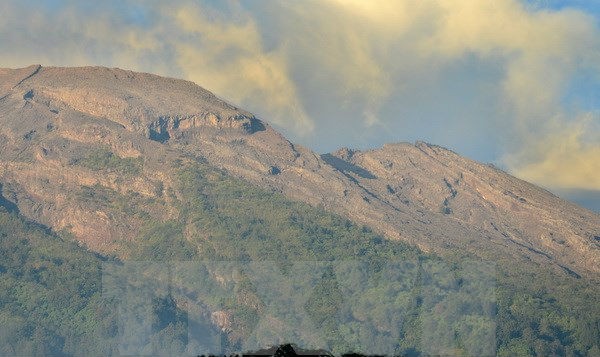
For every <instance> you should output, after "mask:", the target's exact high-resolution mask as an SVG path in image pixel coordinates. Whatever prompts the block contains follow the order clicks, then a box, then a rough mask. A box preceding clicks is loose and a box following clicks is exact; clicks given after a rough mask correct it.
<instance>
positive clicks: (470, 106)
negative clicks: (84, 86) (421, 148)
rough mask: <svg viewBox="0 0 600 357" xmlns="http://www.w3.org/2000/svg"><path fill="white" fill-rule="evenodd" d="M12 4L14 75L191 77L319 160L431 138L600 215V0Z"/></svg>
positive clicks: (8, 16) (9, 63) (7, 13)
mask: <svg viewBox="0 0 600 357" xmlns="http://www.w3.org/2000/svg"><path fill="white" fill-rule="evenodd" d="M0 11H1V13H2V14H3V17H2V19H1V20H0V39H1V40H0V66H2V67H21V66H26V65H28V64H30V63H41V64H44V65H61V66H77V65H105V66H111V67H122V68H127V69H132V70H139V71H146V72H154V73H158V74H162V75H166V76H174V77H179V78H185V79H189V80H193V81H195V82H196V83H198V84H199V85H201V86H203V87H205V88H207V89H209V90H211V91H213V92H215V93H216V94H217V95H219V96H221V97H223V98H225V99H227V100H229V101H231V102H233V103H235V104H237V105H239V106H241V107H244V108H246V109H248V110H250V111H252V112H254V113H255V114H257V115H258V116H259V117H261V118H262V119H264V120H266V121H268V122H270V123H272V124H273V125H274V126H276V127H277V128H278V129H280V130H281V131H283V132H284V133H285V134H286V135H287V136H288V137H289V138H290V139H291V140H293V141H295V142H299V143H301V144H304V145H305V146H309V147H311V148H312V149H314V150H316V151H319V152H328V151H333V150H335V149H337V148H339V147H342V146H347V147H353V148H360V149H369V148H374V147H378V146H381V145H382V144H383V143H385V142H398V141H411V142H412V141H415V140H425V141H429V142H432V143H435V144H439V145H443V146H446V147H449V148H451V149H453V150H455V151H457V152H458V153H460V154H462V155H465V156H467V157H470V158H473V159H476V160H479V161H483V162H491V163H494V164H496V165H497V166H500V167H502V168H504V169H506V170H507V171H509V172H511V173H513V174H514V175H516V176H518V177H521V178H523V179H526V180H529V181H532V182H535V183H537V184H539V185H542V186H544V187H546V188H549V189H551V190H554V191H555V192H559V193H561V194H563V195H565V196H566V197H571V198H573V199H576V200H578V201H579V202H582V203H584V204H586V206H588V207H592V208H596V209H599V210H600V198H598V197H600V195H598V194H597V193H598V192H600V175H598V172H600V119H599V117H598V115H599V114H600V112H599V108H600V77H599V75H598V74H599V73H600V71H599V70H600V68H599V67H600V36H599V35H600V32H599V31H600V30H599V28H598V24H599V20H600V4H599V3H598V2H596V1H583V0H569V1H565V0H563V1H558V0H523V1H519V0H495V1H491V0H490V1H488V0H480V1H472V0H452V1H439V0H422V1H409V0H374V1H360V0H343V1H342V0H319V1H316V0H304V1H301V2H297V1H274V0H266V1H245V2H238V1H234V0H227V1H185V0H175V1H169V2H164V1H158V0H148V1H141V0H124V1H121V0H119V1H117V0H108V1H101V2H97V1H95V2H92V1H74V0H47V1H33V0H25V1H16V0H15V1H4V2H2V3H1V4H0ZM582 192H585V193H586V194H583V193H582ZM582 197H583V198H585V199H583V198H582ZM590 197H592V199H590ZM594 197H597V198H594Z"/></svg>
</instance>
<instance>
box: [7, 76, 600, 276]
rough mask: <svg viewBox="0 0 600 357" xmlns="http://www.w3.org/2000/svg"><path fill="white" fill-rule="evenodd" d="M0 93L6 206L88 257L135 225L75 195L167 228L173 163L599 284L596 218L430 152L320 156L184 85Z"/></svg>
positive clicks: (47, 85)
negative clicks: (119, 201)
mask: <svg viewBox="0 0 600 357" xmlns="http://www.w3.org/2000/svg"><path fill="white" fill-rule="evenodd" d="M0 83H2V85H0V98H1V99H0V116H1V118H2V119H1V120H2V128H1V129H0V138H2V139H3V140H2V141H3V142H4V143H3V144H2V145H0V153H1V156H0V157H2V159H1V160H0V161H1V162H0V182H3V183H4V188H3V192H4V197H6V199H7V200H9V201H11V202H13V203H14V204H15V205H17V206H18V207H19V209H20V211H21V212H23V214H25V215H26V216H27V217H29V218H31V219H34V220H36V221H40V222H42V223H44V224H47V225H48V226H50V227H52V228H53V229H56V230H60V229H67V230H70V231H71V232H72V233H73V234H74V235H75V236H76V237H77V239H78V240H80V241H81V242H84V243H86V244H88V245H89V246H90V247H91V249H93V250H96V251H100V252H110V251H113V252H114V251H118V246H119V244H120V242H119V241H121V240H124V241H127V240H130V239H133V237H135V235H136V233H137V231H136V229H137V228H136V227H137V226H138V225H139V224H136V223H135V222H134V223H132V222H133V221H135V219H132V220H131V221H127V220H126V219H124V217H116V215H115V214H114V213H111V209H110V208H106V207H105V208H103V209H98V208H99V207H96V206H94V205H93V204H88V203H87V201H86V200H84V199H81V197H79V198H78V197H75V195H74V194H73V192H78V191H80V190H82V188H85V187H92V186H99V187H104V188H106V189H110V190H113V191H116V192H120V193H121V194H128V192H130V191H131V192H134V193H136V194H138V195H139V196H140V197H142V198H144V199H145V198H148V199H150V198H153V199H157V198H161V199H163V200H164V201H165V203H164V204H161V205H159V204H154V205H149V206H148V207H149V211H150V215H151V216H152V217H154V219H160V217H163V218H164V217H170V216H173V215H176V214H177V209H176V208H175V206H174V205H173V204H172V202H173V200H172V198H171V197H170V195H169V192H170V191H175V190H174V187H175V182H174V180H173V179H172V176H173V170H174V168H173V167H172V165H170V164H172V163H173V162H176V161H177V160H183V161H185V160H192V161H193V160H206V161H207V162H208V163H209V164H211V165H213V166H215V167H217V168H219V169H223V170H225V171H226V172H228V173H229V174H231V175H233V176H235V177H238V178H241V179H244V180H246V181H248V182H251V183H253V184H256V185H258V186H260V187H263V188H267V189H270V190H273V191H276V192H280V193H282V194H284V195H285V196H287V197H289V198H291V199H293V200H297V201H302V202H306V203H309V204H311V205H313V206H318V207H323V208H325V209H326V210H329V211H332V212H335V213H337V214H340V215H342V216H344V217H347V218H349V219H351V220H352V221H354V222H356V223H359V224H365V225H368V226H370V227H372V228H373V229H375V230H376V231H378V232H381V233H382V234H384V235H385V236H386V237H388V238H390V239H401V240H403V241H406V242H408V243H410V244H413V245H416V246H418V247H419V248H420V249H422V250H424V251H432V252H436V253H440V254H471V255H475V256H478V257H479V258H481V259H486V260H490V261H494V260H497V259H522V260H531V261H533V262H535V263H536V264H540V265H543V264H549V266H552V267H554V268H556V269H557V270H559V271H562V272H563V273H566V274H576V275H582V274H583V275H588V276H593V277H597V276H598V273H599V272H600V243H598V242H597V241H596V240H595V239H594V237H597V236H600V215H598V214H595V213H594V212H591V211H588V210H586V209H584V208H581V207H578V206H576V205H574V204H571V203H568V202H566V201H564V200H561V199H559V198H558V197H556V196H555V195H553V194H552V193H550V192H548V191H546V190H544V189H541V188H539V187H537V186H535V185H532V184H529V183H526V182H525V181H522V180H519V179H517V178H514V177H512V176H510V175H509V174H507V173H505V172H503V171H501V170H498V169H496V168H492V167H490V166H488V165H484V164H480V163H477V162H475V161H473V160H469V159H466V158H464V157H462V156H460V155H458V154H456V153H454V152H452V151H450V150H448V149H445V148H442V147H439V146H436V145H431V144H426V143H423V142H417V143H415V144H414V145H413V144H408V143H397V144H386V145H384V146H383V147H381V148H378V149H372V150H364V151H359V150H341V151H338V152H335V153H331V154H323V155H319V154H317V153H315V152H313V151H311V150H310V149H308V148H305V147H303V146H301V145H297V144H294V143H291V142H290V141H288V140H287V139H286V138H285V137H283V135H281V134H280V133H278V132H277V131H275V130H274V129H273V128H272V127H271V126H270V125H269V124H267V123H266V122H263V121H262V120H259V119H258V118H256V116H254V115H253V114H251V113H249V112H246V111H244V110H241V109H238V108H237V107H236V106H233V105H231V104H228V103H226V102H225V101H223V100H221V99H219V98H217V97H216V96H215V95H214V94H212V93H210V92H209V91H207V90H205V89H203V88H201V87H199V86H197V85H196V84H194V83H192V82H189V81H184V80H177V79H170V78H165V77H160V76H156V75H152V74H146V73H137V72H132V71H125V70H121V69H109V68H104V67H78V68H61V67H43V66H30V67H26V68H23V69H18V70H8V69H1V70H0ZM99 163H101V164H108V165H113V166H114V167H113V168H110V169H109V170H108V171H107V170H105V169H104V168H102V167H100V166H98V164H99ZM83 190H85V189H83ZM173 195H175V196H176V194H175V193H173ZM100 237H102V238H100Z"/></svg>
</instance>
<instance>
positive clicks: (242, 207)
mask: <svg viewBox="0 0 600 357" xmlns="http://www.w3.org/2000/svg"><path fill="white" fill-rule="evenodd" d="M176 165H178V166H179V165H181V163H176ZM179 182H180V187H179V189H178V192H176V193H173V192H171V193H170V194H172V195H173V196H174V197H177V199H178V200H179V210H180V214H179V217H178V218H177V219H173V220H169V221H163V222H160V221H153V222H148V223H147V224H146V226H145V228H144V229H142V232H141V234H140V237H138V239H137V240H136V241H135V242H133V243H132V244H130V245H129V246H128V247H127V249H128V250H129V252H128V253H127V254H129V255H130V256H131V257H132V258H133V259H136V260H140V261H141V260H144V261H151V262H165V264H170V263H169V262H178V261H196V262H198V264H200V262H207V261H246V262H248V261H276V262H278V268H279V269H280V271H279V272H272V273H273V276H272V278H273V279H283V280H286V279H287V280H288V281H291V282H292V283H294V282H293V280H294V279H293V277H294V276H295V275H294V271H293V269H290V267H292V266H291V265H290V263H289V262H291V261H308V262H310V261H313V262H314V261H329V262H332V263H331V265H329V266H327V267H326V269H325V270H324V273H323V274H322V276H320V277H319V279H318V281H317V283H316V284H315V285H314V289H312V290H311V291H306V292H305V293H304V294H305V295H304V296H298V301H301V302H302V303H303V307H304V309H305V310H306V312H307V315H308V316H309V318H310V319H311V322H312V325H311V326H314V328H315V329H317V330H318V331H319V333H320V334H321V335H322V336H323V338H324V339H325V341H326V342H327V343H328V345H329V346H332V347H333V348H334V349H336V350H338V351H341V350H343V349H345V348H350V349H351V348H356V346H361V347H363V348H364V349H365V350H364V351H362V352H372V351H376V350H377V348H378V346H382V345H384V344H389V343H390V342H392V343H393V344H394V345H393V346H392V350H393V351H394V352H395V353H398V354H405V355H419V354H427V353H429V352H432V350H428V349H427V348H428V346H427V345H426V344H424V342H423V338H427V339H428V340H436V338H438V340H440V341H441V342H440V343H442V344H444V343H446V342H447V341H448V340H450V341H452V342H455V343H454V350H453V353H456V354H457V355H460V354H468V353H473V351H475V352H477V346H479V348H485V346H484V345H485V341H488V340H489V336H486V331H490V329H492V331H493V328H494V326H491V325H490V324H494V323H496V326H495V331H496V335H495V337H496V338H495V341H494V342H495V344H496V346H497V353H498V354H499V355H505V356H513V355H544V356H548V355H559V356H560V355H562V356H569V355H573V356H585V355H594V354H595V353H596V352H597V351H598V341H600V332H599V331H600V306H599V304H598V303H597V301H596V297H597V296H598V293H599V292H600V289H599V288H598V286H597V285H595V284H594V282H592V281H588V280H586V279H583V278H582V279H576V278H575V277H572V276H568V275H564V276H559V275H557V274H556V273H555V272H548V271H545V270H543V269H541V268H539V267H536V266H535V265H534V264H531V265H515V264H513V263H512V262H497V265H496V273H497V274H495V277H496V280H495V285H494V286H489V285H486V284H488V283H489V281H478V280H477V279H470V276H469V274H472V273H473V272H471V273H469V272H465V271H462V270H461V263H462V262H461V261H459V260H457V259H450V258H446V259H441V258H440V257H435V256H431V255H426V254H423V253H422V252H420V251H419V250H417V249H416V248H414V247H411V246H408V245H406V244H404V243H400V242H391V241H389V240H386V239H383V238H382V237H381V236H380V235H378V234H375V233H374V232H372V231H370V230H369V229H368V228H366V227H358V226H356V225H354V224H352V223H351V222H349V221H348V220H345V219H343V218H340V217H338V216H336V215H333V214H329V213H327V212H325V211H323V210H321V209H317V208H313V207H309V206H307V205H305V204H301V203H296V202H291V201H289V200H287V199H285V198H284V197H283V196H281V195H278V194H275V193H271V192H266V191H264V190H260V189H257V188H255V187H253V186H251V185H249V184H247V183H244V182H242V181H240V180H237V179H233V178H231V177H229V176H227V175H225V174H224V173H222V172H220V171H218V170H215V169H213V168H211V167H209V166H207V165H205V164H202V163H197V164H192V165H188V166H186V167H184V168H183V169H181V171H180V175H179ZM113 194H114V193H113ZM96 197H101V196H97V195H96ZM140 205H141V204H140ZM128 210H129V211H131V214H132V215H134V214H135V212H136V211H139V212H142V211H143V207H135V205H130V206H128ZM0 250H1V252H0V256H1V257H2V261H1V262H0V275H1V280H0V284H2V286H1V288H0V319H1V323H0V324H1V325H2V326H8V328H3V329H2V333H1V335H0V354H9V355H10V354H19V353H20V354H25V355H32V356H35V355H66V356H68V355H86V356H93V355H106V354H111V353H113V354H118V351H119V348H123V344H122V340H123V336H124V335H127V334H132V333H134V331H126V326H125V325H123V323H122V321H121V320H119V318H118V317H117V313H118V311H117V310H115V309H114V308H112V307H113V306H115V304H117V302H116V301H115V300H114V299H118V298H119V296H108V295H107V294H106V291H104V294H103V291H102V289H101V285H102V284H101V282H102V274H101V273H102V271H101V267H102V262H103V260H106V258H103V257H99V256H97V255H95V254H92V253H90V252H88V251H86V250H84V249H83V248H81V247H79V246H78V245H76V244H73V243H71V242H68V241H67V240H64V239H61V238H60V237H58V236H56V235H54V234H52V233H50V232H48V231H46V230H44V229H43V228H41V227H39V226H37V225H35V224H32V223H28V222H26V221H24V220H23V219H22V218H20V217H19V216H17V215H16V214H15V213H8V212H6V211H2V212H0ZM339 261H347V262H354V261H358V262H362V263H364V264H363V265H358V266H356V265H351V264H350V265H348V266H347V267H345V268H343V269H342V270H340V269H339V265H336V262H338V263H339ZM388 262H395V264H398V265H397V267H401V268H399V269H397V270H395V272H396V273H398V274H399V275H397V276H396V277H395V278H394V279H390V277H389V272H390V271H389V270H386V264H387V263H388ZM116 263H117V264H118V262H116ZM362 263H361V264H362ZM202 264H204V263H202ZM206 264H209V263H206ZM196 267H199V268H202V267H208V266H205V265H197V266H196ZM336 267H337V268H336ZM336 269H337V270H336ZM200 270H202V269H200ZM342 272H343V274H342ZM158 275H160V274H157V276H158ZM428 277H434V278H432V279H429V280H427V279H428ZM283 280H282V281H283ZM273 281H276V280H273ZM426 281H429V283H424V282H426ZM173 283H174V285H175V286H174V287H172V288H175V289H176V290H177V291H192V292H200V293H198V294H196V295H195V296H196V297H197V298H198V299H200V300H202V301H201V304H200V305H202V308H201V309H200V310H202V311H192V310H191V309H192V307H189V306H188V309H187V310H186V304H183V303H180V301H178V299H180V298H181V296H179V297H177V296H175V297H173V295H174V294H175V295H177V294H176V292H173V291H171V290H169V289H171V288H165V289H164V290H161V289H157V291H156V295H157V299H158V300H155V301H154V302H153V304H152V314H153V315H152V316H154V317H153V323H152V329H151V334H150V335H149V336H148V337H147V339H146V340H145V341H146V342H145V343H147V345H148V346H147V348H148V351H155V352H156V351H163V352H164V351H170V352H169V353H183V352H185V348H186V346H188V348H189V347H190V346H192V347H193V348H201V347H202V346H203V345H202V343H203V342H202V341H200V340H199V341H195V342H194V343H196V345H194V344H193V343H192V341H190V338H191V337H190V335H188V334H187V331H188V330H189V331H193V330H194V328H195V329H199V331H209V330H210V332H211V333H215V334H219V331H218V330H216V329H212V330H211V329H210V327H204V329H202V328H200V327H198V326H191V323H192V320H193V319H191V318H188V315H187V314H191V315H194V314H195V315H198V314H200V315H201V313H202V312H206V311H214V310H216V309H219V310H221V311H227V313H228V314H230V319H231V320H232V322H233V327H232V328H231V329H230V330H229V331H228V340H227V343H226V345H227V346H226V350H227V349H230V350H235V349H239V348H240V347H242V346H243V343H244V341H247V340H248V339H250V338H252V336H255V335H256V334H257V330H258V331H259V332H260V329H261V326H262V325H261V323H260V320H261V317H263V316H265V315H269V316H276V317H277V319H278V320H280V321H290V322H292V323H293V322H298V321H297V316H295V315H294V314H293V312H294V309H290V312H289V314H286V312H285V311H272V310H270V308H271V307H270V306H267V304H265V300H270V299H275V298H276V297H274V296H271V295H269V294H270V293H268V292H267V293H265V292H264V291H260V289H259V287H258V286H255V284H253V280H252V279H251V277H247V276H246V277H245V276H242V277H240V278H239V280H238V281H237V282H236V284H235V286H234V287H231V286H229V285H227V284H221V283H219V282H218V281H216V280H215V277H214V276H212V275H209V274H207V275H205V276H203V275H202V274H199V273H198V274H197V275H195V276H194V279H189V280H183V279H174V280H173ZM181 294H183V295H185V294H186V293H181ZM265 294H267V295H265ZM188 295H189V294H188ZM134 298H135V297H134ZM117 305H118V304H117ZM296 311H297V310H296ZM122 312H123V311H121V313H122ZM191 315H189V316H191ZM465 317H466V318H465ZM489 317H491V319H490V318H489ZM194 323H198V322H197V321H194ZM291 333H293V331H292V332H291ZM424 334H425V335H424ZM427 334H429V336H427ZM432 334H434V335H435V336H433V337H432V336H431V335H432ZM294 336H295V337H297V338H299V339H304V340H305V341H309V342H310V340H311V338H312V337H311V336H304V335H294ZM192 337H193V336H192ZM293 342H297V343H300V342H302V341H293ZM193 348H192V349H193ZM387 350H389V349H387ZM482 351H485V349H484V350H482ZM164 353H166V352H164Z"/></svg>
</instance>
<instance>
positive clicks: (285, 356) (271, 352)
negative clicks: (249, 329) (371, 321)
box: [198, 344, 378, 357]
mask: <svg viewBox="0 0 600 357" xmlns="http://www.w3.org/2000/svg"><path fill="white" fill-rule="evenodd" d="M234 356H239V355H234ZM241 356H243V357H263V356H264V357H266V356H274V357H290V356H323V357H333V356H334V355H333V354H332V353H330V352H328V351H325V350H305V349H302V348H299V347H298V346H296V345H293V344H284V345H280V346H274V347H271V348H268V349H264V350H258V351H253V352H248V353H243V354H242V355H241ZM342 356H343V357H363V356H365V357H366V356H368V355H362V354H357V353H345V354H343V355H342ZM372 356H373V357H375V356H378V355H372ZM198 357H205V356H204V355H199V356H198ZM210 357H213V356H212V355H210ZM215 357H216V356H215Z"/></svg>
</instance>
